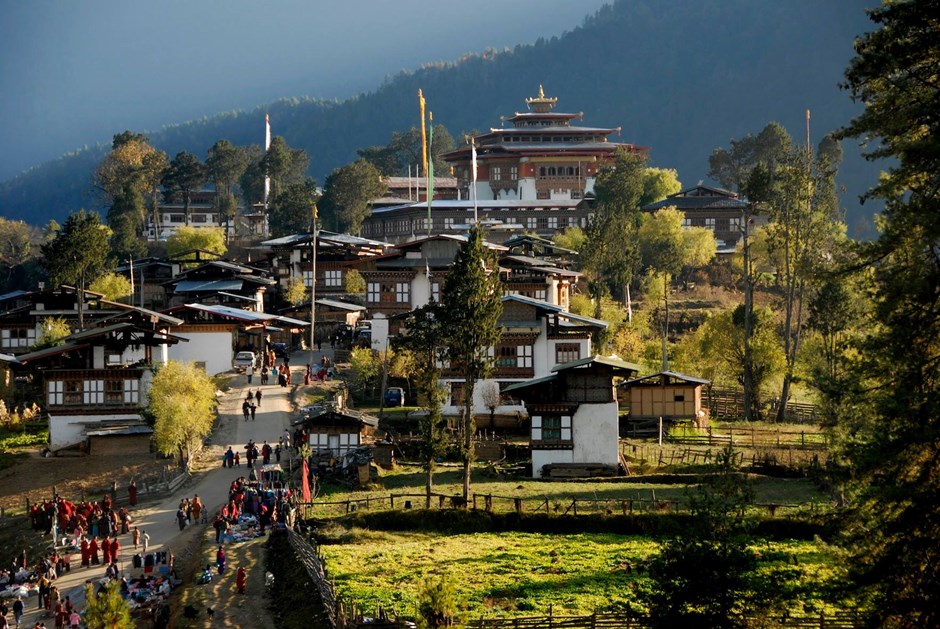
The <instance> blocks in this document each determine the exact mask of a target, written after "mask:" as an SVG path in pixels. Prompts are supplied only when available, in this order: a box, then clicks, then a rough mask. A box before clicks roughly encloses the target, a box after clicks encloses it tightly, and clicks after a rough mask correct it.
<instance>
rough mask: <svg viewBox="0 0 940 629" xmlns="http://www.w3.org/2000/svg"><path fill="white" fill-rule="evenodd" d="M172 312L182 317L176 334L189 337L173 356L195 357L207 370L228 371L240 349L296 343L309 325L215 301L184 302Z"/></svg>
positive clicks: (186, 358)
mask: <svg viewBox="0 0 940 629" xmlns="http://www.w3.org/2000/svg"><path fill="white" fill-rule="evenodd" d="M170 312H172V313H173V314H174V315H176V316H178V317H180V318H181V319H183V324H182V325H181V326H180V327H179V328H178V329H177V330H176V331H174V332H175V334H177V335H178V336H180V337H182V338H185V339H187V340H188V341H189V343H188V344H186V345H185V346H183V345H179V346H175V347H172V348H170V358H171V359H172V360H178V361H195V362H196V363H197V364H199V365H201V366H202V367H204V368H205V370H206V373H208V374H217V373H221V372H223V371H229V370H230V369H231V368H232V358H234V357H235V353H236V352H239V351H241V350H252V351H254V352H256V353H257V352H261V351H262V350H264V349H265V348H266V347H267V343H287V344H288V345H289V346H291V347H293V346H294V345H295V344H296V343H295V340H296V341H298V342H299V339H300V338H301V337H302V336H303V334H304V330H305V329H306V328H307V326H309V325H310V322H309V321H301V320H300V319H293V318H291V317H285V316H282V315H277V314H271V313H265V312H255V311H253V310H242V309H240V308H231V307H229V306H221V305H215V304H185V305H184V306H181V307H179V308H173V309H171V310H170Z"/></svg>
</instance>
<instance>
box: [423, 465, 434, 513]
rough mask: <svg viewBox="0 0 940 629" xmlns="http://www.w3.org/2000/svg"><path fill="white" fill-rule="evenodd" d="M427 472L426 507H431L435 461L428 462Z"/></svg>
mask: <svg viewBox="0 0 940 629" xmlns="http://www.w3.org/2000/svg"><path fill="white" fill-rule="evenodd" d="M424 469H425V472H427V476H426V478H425V479H424V480H425V487H424V488H425V499H424V508H425V509H430V508H431V492H433V491H434V461H433V460H429V461H427V462H426V467H425V468H424Z"/></svg>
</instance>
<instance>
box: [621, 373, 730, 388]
mask: <svg viewBox="0 0 940 629" xmlns="http://www.w3.org/2000/svg"><path fill="white" fill-rule="evenodd" d="M662 376H667V377H669V378H672V379H674V380H681V381H683V382H691V383H692V384H702V385H706V384H711V380H705V379H704V378H696V377H695V376H688V375H686V374H684V373H679V372H678V371H660V372H659V373H654V374H650V375H648V376H643V377H642V378H635V379H633V380H628V381H627V382H623V383H621V384H620V386H622V387H630V386H633V385H635V384H641V383H644V382H647V381H649V380H653V379H654V378H661V377H662Z"/></svg>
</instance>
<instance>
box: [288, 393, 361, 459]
mask: <svg viewBox="0 0 940 629" xmlns="http://www.w3.org/2000/svg"><path fill="white" fill-rule="evenodd" d="M301 424H302V426H303V428H304V429H305V430H306V431H307V435H308V438H307V442H308V443H309V444H310V449H311V450H312V451H313V455H314V456H315V457H317V458H318V460H319V461H324V460H329V459H330V458H333V459H335V460H337V461H341V460H342V459H343V457H345V456H346V454H348V453H349V452H350V451H352V450H355V449H356V448H358V447H360V446H361V445H363V443H364V442H365V441H366V440H367V439H370V438H371V437H372V436H373V435H374V432H375V430H376V429H377V428H378V426H379V419H378V418H377V417H375V416H373V415H368V414H366V413H360V412H359V411H354V410H352V409H349V408H340V407H337V406H327V407H325V408H323V409H322V410H320V411H318V412H316V413H314V414H311V415H308V416H307V417H305V418H304V419H303V420H302V422H301Z"/></svg>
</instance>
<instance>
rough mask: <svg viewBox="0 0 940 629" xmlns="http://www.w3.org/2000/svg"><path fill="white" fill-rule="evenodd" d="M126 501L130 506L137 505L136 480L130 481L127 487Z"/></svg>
mask: <svg viewBox="0 0 940 629" xmlns="http://www.w3.org/2000/svg"><path fill="white" fill-rule="evenodd" d="M127 501H128V502H129V503H130V505H131V506H132V507H134V506H137V482H136V481H131V484H130V485H128V487H127Z"/></svg>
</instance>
